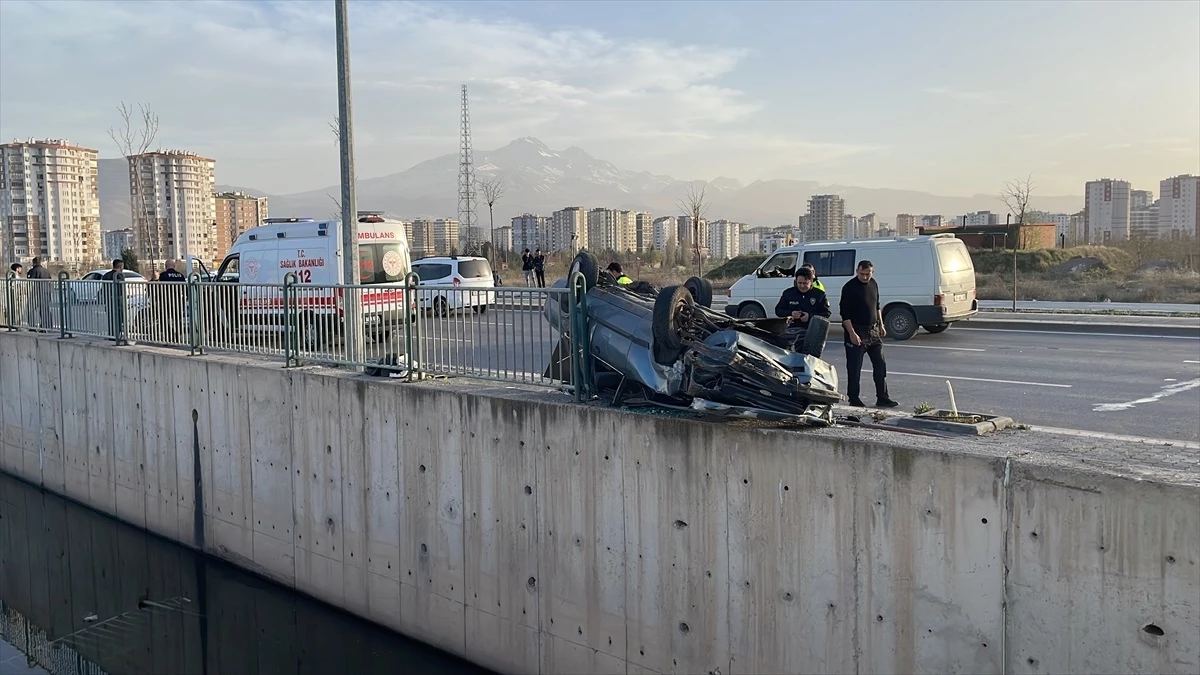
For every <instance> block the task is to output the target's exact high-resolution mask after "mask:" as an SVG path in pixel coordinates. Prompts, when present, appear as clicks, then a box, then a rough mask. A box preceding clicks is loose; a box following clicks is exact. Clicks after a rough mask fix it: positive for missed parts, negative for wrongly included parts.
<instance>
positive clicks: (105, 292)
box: [100, 258, 125, 341]
mask: <svg viewBox="0 0 1200 675" xmlns="http://www.w3.org/2000/svg"><path fill="white" fill-rule="evenodd" d="M100 279H101V281H107V282H109V283H107V284H104V288H101V289H100V299H101V301H102V302H104V306H105V308H106V311H107V313H108V333H109V335H110V336H112V339H114V340H117V341H120V340H121V329H122V328H123V327H124V324H125V284H124V283H123V282H124V281H125V261H124V260H122V259H120V258H117V259H116V260H113V261H112V269H110V270H109V271H107V272H105V273H104V276H102V277H100ZM119 282H120V283H119Z"/></svg>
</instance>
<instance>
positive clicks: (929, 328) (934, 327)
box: [921, 323, 950, 334]
mask: <svg viewBox="0 0 1200 675" xmlns="http://www.w3.org/2000/svg"><path fill="white" fill-rule="evenodd" d="M949 327H950V324H948V323H934V324H929V325H925V326H921V328H924V329H925V332H926V333H935V334H936V333H941V332H942V331H944V330H946V329H947V328H949Z"/></svg>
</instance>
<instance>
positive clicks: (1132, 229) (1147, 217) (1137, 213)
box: [1129, 202, 1159, 239]
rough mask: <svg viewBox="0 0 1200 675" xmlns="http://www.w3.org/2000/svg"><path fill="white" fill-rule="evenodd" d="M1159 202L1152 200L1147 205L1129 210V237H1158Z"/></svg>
mask: <svg viewBox="0 0 1200 675" xmlns="http://www.w3.org/2000/svg"><path fill="white" fill-rule="evenodd" d="M1158 213H1159V204H1158V202H1154V203H1153V204H1150V205H1148V206H1145V207H1142V208H1137V209H1130V210H1129V238H1130V239H1157V238H1158V231H1159V230H1158Z"/></svg>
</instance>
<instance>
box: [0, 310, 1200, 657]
mask: <svg viewBox="0 0 1200 675" xmlns="http://www.w3.org/2000/svg"><path fill="white" fill-rule="evenodd" d="M0 382H2V383H3V386H2V388H3V390H4V391H6V392H11V391H14V390H16V389H17V388H18V387H20V389H21V391H22V392H23V395H22V396H20V397H12V396H4V397H2V398H0V415H2V417H0V424H2V425H3V427H2V429H3V448H2V452H0V470H4V471H6V472H9V473H12V474H14V475H17V476H21V477H23V478H25V479H26V480H28V481H31V482H33V483H35V484H41V485H45V486H46V487H47V488H48V489H50V490H53V491H55V492H58V493H60V494H64V495H66V496H68V497H70V498H73V499H76V500H79V501H80V502H83V503H85V504H87V505H89V506H92V507H93V508H95V509H97V510H100V511H102V512H105V513H110V514H114V515H116V516H117V517H119V518H121V519H122V520H125V521H127V522H130V523H132V524H135V525H139V526H144V527H146V528H148V529H150V530H152V531H154V532H157V533H159V534H162V535H164V536H167V537H169V538H172V539H174V540H176V541H180V542H183V543H185V544H188V545H190V546H193V547H196V548H202V549H203V550H205V551H207V552H209V553H212V554H213V555H216V556H218V557H221V558H224V559H226V560H229V561H233V562H235V563H237V564H239V565H241V566H243V567H245V568H247V569H250V570H252V571H255V572H258V573H260V574H262V575H265V576H268V577H270V578H272V579H275V580H278V581H280V582H281V583H284V584H286V585H289V586H293V587H295V588H297V589H298V590H300V591H303V592H305V593H308V594H311V595H313V596H315V597H317V598H320V599H323V600H326V601H328V602H330V603H332V604H335V605H338V606H341V607H344V608H346V609H348V610H350V611H352V612H354V613H356V614H359V615H360V616H364V617H367V618H369V619H372V620H374V621H376V622H378V623H381V624H383V625H385V626H388V627H391V628H394V629H396V630H398V631H400V632H402V633H405V634H407V635H411V636H414V637H417V638H419V639H422V640H424V641H427V642H429V643H431V644H434V645H437V646H440V647H442V648H444V649H446V650H448V651H451V652H453V653H456V654H460V655H463V656H465V657H466V658H469V659H471V660H473V661H476V662H478V663H480V664H482V665H485V666H488V667H491V668H494V669H496V670H501V671H505V672H522V673H529V672H543V673H563V672H571V673H646V672H656V673H672V672H680V673H683V672H687V673H695V672H706V673H716V672H720V673H722V674H729V673H783V672H831V673H845V672H881V673H882V672H898V673H917V672H937V673H941V672H972V673H1068V672H1077V673H1085V672H1086V673H1100V672H1156V673H1193V672H1196V671H1197V670H1198V669H1200V567H1198V566H1197V562H1198V561H1200V487H1198V486H1197V484H1196V482H1195V481H1194V480H1192V479H1193V478H1194V477H1191V478H1188V477H1180V478H1177V479H1174V480H1170V479H1163V478H1161V477H1145V476H1143V477H1130V476H1120V475H1107V474H1099V473H1096V472H1085V471H1080V470H1076V469H1073V468H1071V467H1066V466H1061V465H1058V464H1055V463H1053V462H1052V461H1050V460H1046V459H1043V458H1040V457H1039V456H1038V455H1037V454H1036V453H1033V454H1025V455H1023V456H1022V458H1020V459H1015V458H1014V457H1012V456H1003V453H1000V454H991V455H989V454H983V453H982V451H980V450H978V449H977V448H976V447H975V446H967V445H966V444H965V443H964V444H961V445H955V444H946V443H934V442H929V441H928V439H919V438H915V437H910V436H898V435H886V436H878V435H876V436H871V435H869V434H867V433H865V432H854V431H850V430H844V429H838V430H828V431H823V432H812V433H795V432H787V431H782V430H769V429H750V428H744V427H738V426H735V425H728V424H710V423H704V422H697V421H694V420H687V419H678V418H673V417H668V416H662V415H635V414H628V413H622V412H618V411H613V410H607V409H602V408H596V407H579V406H574V405H570V404H568V403H564V402H561V401H563V400H564V397H562V396H561V395H558V394H544V395H540V394H536V393H529V392H521V391H517V390H513V389H506V388H503V387H495V388H494V389H479V388H478V387H475V388H474V389H473V390H467V389H465V388H462V387H459V388H455V387H452V386H436V385H429V386H414V385H405V384H400V383H396V382H391V381H386V380H368V379H365V378H356V377H350V376H348V375H345V374H331V373H329V372H327V371H320V372H318V371H304V370H296V371H287V370H284V369H282V368H280V367H279V366H278V365H277V364H267V365H262V364H257V365H256V364H252V363H251V362H249V361H239V360H233V359H225V358H216V357H195V358H192V357H186V356H179V355H177V354H175V353H170V352H165V351H155V350H149V349H140V348H136V349H117V348H112V347H107V346H102V345H99V344H97V343H88V342H83V341H73V340H61V341H60V340H54V339H50V338H40V339H39V338H35V337H30V336H24V335H14V334H5V335H0ZM18 383H19V384H18ZM1031 438H1034V437H1031ZM1010 454H1011V453H1010ZM1147 478H1153V480H1150V479H1147ZM1189 481H1190V482H1189ZM1149 624H1153V625H1154V626H1156V627H1158V628H1159V629H1161V632H1162V633H1163V634H1162V635H1156V634H1152V633H1154V632H1156V631H1155V630H1154V629H1153V628H1152V627H1150V626H1149ZM1144 627H1145V628H1147V629H1148V630H1150V631H1151V632H1147V631H1146V630H1143V628H1144Z"/></svg>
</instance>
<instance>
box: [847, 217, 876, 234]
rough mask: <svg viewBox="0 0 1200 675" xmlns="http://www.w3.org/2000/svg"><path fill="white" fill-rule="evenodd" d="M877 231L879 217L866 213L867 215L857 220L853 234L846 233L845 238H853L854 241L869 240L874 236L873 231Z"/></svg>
mask: <svg viewBox="0 0 1200 675" xmlns="http://www.w3.org/2000/svg"><path fill="white" fill-rule="evenodd" d="M878 229H879V217H878V216H876V215H875V214H874V213H868V214H867V215H865V216H863V217H861V218H859V219H858V222H857V223H856V226H855V228H854V232H853V233H851V232H849V231H847V232H846V236H848V237H853V238H855V239H870V238H871V237H872V236H874V234H875V230H878Z"/></svg>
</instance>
